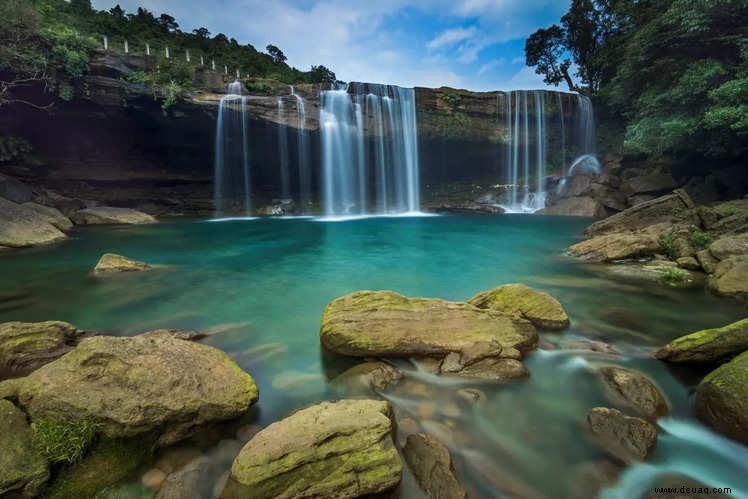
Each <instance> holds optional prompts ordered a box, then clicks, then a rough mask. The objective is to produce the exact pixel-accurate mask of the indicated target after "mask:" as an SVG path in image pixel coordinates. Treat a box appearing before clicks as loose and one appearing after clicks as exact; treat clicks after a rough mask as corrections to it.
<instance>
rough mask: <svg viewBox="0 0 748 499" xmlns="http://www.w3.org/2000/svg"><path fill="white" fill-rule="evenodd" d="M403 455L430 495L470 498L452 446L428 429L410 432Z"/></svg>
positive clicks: (422, 486) (422, 487)
mask: <svg viewBox="0 0 748 499" xmlns="http://www.w3.org/2000/svg"><path fill="white" fill-rule="evenodd" d="M403 456H404V457H405V462H406V463H408V468H410V471H411V472H412V473H413V475H414V476H415V477H416V480H417V481H418V485H419V486H420V487H421V489H422V490H423V491H424V492H426V494H428V496H429V497H432V498H434V499H441V498H445V499H447V498H448V499H467V492H466V491H465V488H464V487H463V486H462V484H461V483H460V482H459V480H457V476H456V474H455V467H454V464H453V463H452V456H451V455H450V454H449V449H447V447H445V445H444V444H443V443H441V442H440V441H439V440H437V439H436V438H434V437H432V436H431V435H427V434H425V433H415V434H412V435H408V439H407V440H406V442H405V446H404V447H403Z"/></svg>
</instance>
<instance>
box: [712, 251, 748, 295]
mask: <svg viewBox="0 0 748 499" xmlns="http://www.w3.org/2000/svg"><path fill="white" fill-rule="evenodd" d="M709 287H710V288H711V289H712V291H714V292H715V293H717V294H718V295H722V296H732V297H735V298H745V297H748V255H744V256H733V257H730V258H728V259H727V260H722V261H721V262H719V263H718V264H717V266H716V267H715V269H714V274H713V275H712V276H711V277H710V279H709Z"/></svg>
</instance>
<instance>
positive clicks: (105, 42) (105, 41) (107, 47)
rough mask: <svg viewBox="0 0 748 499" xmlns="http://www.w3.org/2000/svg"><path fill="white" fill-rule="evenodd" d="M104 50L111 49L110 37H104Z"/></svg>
mask: <svg viewBox="0 0 748 499" xmlns="http://www.w3.org/2000/svg"><path fill="white" fill-rule="evenodd" d="M104 50H109V38H107V37H106V36H105V37H104Z"/></svg>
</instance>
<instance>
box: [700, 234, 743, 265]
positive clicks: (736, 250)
mask: <svg viewBox="0 0 748 499" xmlns="http://www.w3.org/2000/svg"><path fill="white" fill-rule="evenodd" d="M709 253H711V254H712V256H714V258H716V259H717V260H727V259H728V258H731V257H734V256H748V234H736V235H727V236H724V237H720V238H719V239H717V240H716V241H714V242H713V243H712V244H711V245H709Z"/></svg>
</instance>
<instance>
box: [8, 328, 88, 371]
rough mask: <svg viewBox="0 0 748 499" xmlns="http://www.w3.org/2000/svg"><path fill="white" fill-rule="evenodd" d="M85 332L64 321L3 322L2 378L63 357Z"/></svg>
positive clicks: (32, 369) (31, 369)
mask: <svg viewBox="0 0 748 499" xmlns="http://www.w3.org/2000/svg"><path fill="white" fill-rule="evenodd" d="M84 334H85V333H84V332H83V331H81V330H79V329H76V328H75V326H73V325H71V324H68V323H67V322H60V321H47V322H5V323H2V324H0V379H3V378H6V377H16V376H25V375H27V374H29V373H30V372H32V371H34V370H35V369H37V368H39V367H41V366H43V365H44V364H47V363H49V362H52V361H53V360H55V359H58V358H60V357H62V356H63V355H64V354H66V353H68V352H69V351H70V350H71V349H72V348H73V347H74V346H75V345H76V344H77V343H78V341H79V340H80V338H81V337H82V336H83V335H84Z"/></svg>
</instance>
